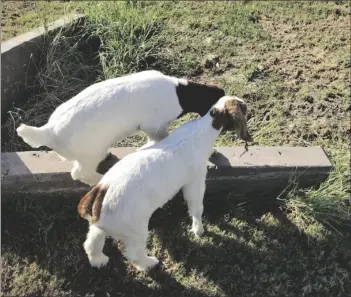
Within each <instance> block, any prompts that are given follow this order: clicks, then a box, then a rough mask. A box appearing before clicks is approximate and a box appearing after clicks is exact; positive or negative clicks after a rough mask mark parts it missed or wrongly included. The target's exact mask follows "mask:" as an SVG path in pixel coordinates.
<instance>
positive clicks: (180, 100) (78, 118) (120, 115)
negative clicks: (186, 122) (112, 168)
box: [17, 70, 224, 185]
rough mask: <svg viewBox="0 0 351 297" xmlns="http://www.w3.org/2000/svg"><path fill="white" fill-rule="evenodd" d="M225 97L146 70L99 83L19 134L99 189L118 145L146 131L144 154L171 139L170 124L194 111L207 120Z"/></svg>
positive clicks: (220, 92)
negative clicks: (69, 164)
mask: <svg viewBox="0 0 351 297" xmlns="http://www.w3.org/2000/svg"><path fill="white" fill-rule="evenodd" d="M222 96H224V91H223V90H222V89H221V88H217V87H214V86H207V85H202V84H197V83H194V82H191V81H187V80H186V79H178V78H175V77H171V76H167V75H164V74H162V73H161V72H158V71H155V70H149V71H142V72H139V73H134V74H130V75H127V76H123V77H119V78H114V79H109V80H106V81H103V82H99V83H95V84H93V85H91V86H89V87H88V88H86V89H84V90H83V91H82V92H80V93H79V94H77V95H76V96H75V97H73V98H72V99H70V100H68V101H67V102H64V103H62V104H61V105H60V106H58V107H57V108H56V110H55V111H54V112H53V113H52V115H51V116H50V118H49V120H48V122H47V123H46V124H45V125H43V126H41V127H32V126H27V125H25V124H21V125H20V126H19V127H18V128H17V133H18V135H19V136H20V137H21V138H22V139H23V140H24V141H25V142H26V143H27V144H29V145H30V146H32V147H34V148H38V147H40V146H47V147H49V148H51V149H52V150H54V151H55V152H56V153H57V154H58V155H60V157H61V158H62V159H67V160H69V161H73V162H74V166H73V168H72V170H71V176H72V178H73V180H81V181H83V182H85V183H87V184H89V185H96V184H97V183H98V181H99V180H100V179H101V177H102V174H104V173H106V171H105V172H104V171H101V170H97V169H98V168H99V164H100V162H103V160H105V159H108V158H109V154H108V153H107V150H108V148H109V147H110V146H111V145H112V144H113V143H114V142H115V141H118V140H121V139H123V138H125V137H127V136H129V135H131V134H133V133H135V132H138V131H143V132H145V133H146V134H147V136H148V143H147V144H146V145H144V146H142V147H141V148H139V149H144V148H147V147H149V146H151V145H153V144H155V143H156V142H158V141H160V140H162V139H163V138H165V137H166V136H167V135H168V132H167V128H168V126H169V123H170V122H171V121H173V120H175V119H177V117H180V116H182V115H184V114H186V113H189V112H195V113H198V114H199V115H200V116H203V115H205V114H206V113H207V112H208V110H209V109H210V108H211V106H212V105H213V104H214V103H216V102H217V101H218V100H219V98H221V97H222ZM100 167H101V168H103V167H105V166H100Z"/></svg>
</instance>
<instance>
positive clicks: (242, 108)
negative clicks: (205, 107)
mask: <svg viewBox="0 0 351 297" xmlns="http://www.w3.org/2000/svg"><path fill="white" fill-rule="evenodd" d="M246 112H247V106H246V103H245V102H244V101H243V100H242V99H240V98H238V97H236V96H224V97H222V98H221V99H219V101H218V102H217V103H216V104H215V105H214V106H213V107H212V109H211V111H210V115H211V116H212V118H213V121H212V126H213V128H215V129H217V130H220V129H222V130H224V131H225V130H235V131H236V134H237V135H238V138H240V139H242V140H244V141H247V142H252V141H253V139H252V136H251V135H250V133H249V131H248V129H247V122H246Z"/></svg>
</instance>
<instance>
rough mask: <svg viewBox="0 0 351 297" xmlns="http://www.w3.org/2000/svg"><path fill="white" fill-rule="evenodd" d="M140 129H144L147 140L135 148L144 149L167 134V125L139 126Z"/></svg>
mask: <svg viewBox="0 0 351 297" xmlns="http://www.w3.org/2000/svg"><path fill="white" fill-rule="evenodd" d="M140 129H141V130H142V131H144V132H145V133H146V135H147V137H148V142H147V143H146V144H144V145H143V146H141V147H140V148H138V149H137V150H138V151H139V150H143V149H146V148H148V147H150V146H152V145H154V144H156V143H157V142H159V141H161V140H162V139H164V138H166V137H167V136H168V131H167V126H162V127H157V128H156V127H141V128H140Z"/></svg>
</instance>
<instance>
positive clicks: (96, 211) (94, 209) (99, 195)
mask: <svg viewBox="0 0 351 297" xmlns="http://www.w3.org/2000/svg"><path fill="white" fill-rule="evenodd" d="M108 188H109V185H97V186H95V187H94V188H92V189H91V190H90V191H89V192H88V193H87V194H86V195H85V196H84V197H83V198H82V199H80V202H79V204H78V213H79V215H80V216H81V217H82V218H83V219H86V220H88V221H90V223H91V224H95V223H96V222H98V221H99V219H100V214H101V208H102V202H103V200H104V198H105V195H106V192H107V190H108Z"/></svg>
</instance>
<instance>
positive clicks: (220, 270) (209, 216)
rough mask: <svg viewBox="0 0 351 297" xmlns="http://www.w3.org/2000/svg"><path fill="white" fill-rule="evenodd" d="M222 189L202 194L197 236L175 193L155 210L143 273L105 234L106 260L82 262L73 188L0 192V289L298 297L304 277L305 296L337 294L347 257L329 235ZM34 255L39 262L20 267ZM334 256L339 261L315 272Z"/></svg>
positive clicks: (83, 229) (82, 232)
mask: <svg viewBox="0 0 351 297" xmlns="http://www.w3.org/2000/svg"><path fill="white" fill-rule="evenodd" d="M220 195H221V196H223V194H218V196H217V195H215V196H213V197H207V198H208V199H206V200H205V201H206V202H205V213H204V221H205V222H204V223H205V228H206V233H205V235H204V237H203V238H201V239H195V238H194V237H193V235H192V234H190V232H189V231H188V230H189V229H190V223H191V219H190V218H189V217H188V215H187V208H186V206H185V203H184V202H183V199H182V198H181V197H177V198H175V199H174V200H173V201H171V203H168V204H167V205H166V206H165V207H164V208H162V209H159V210H157V211H156V212H155V214H154V215H153V217H152V218H151V220H150V225H149V227H150V230H151V232H150V233H151V236H150V242H149V249H150V254H154V255H156V256H157V257H159V258H160V259H161V260H162V261H163V265H161V267H158V268H156V269H154V270H152V271H150V272H149V273H147V274H143V273H139V272H137V271H136V270H135V269H134V268H133V267H132V266H131V264H130V263H128V262H127V261H126V260H125V259H124V257H123V256H122V253H121V251H120V250H119V249H118V248H117V247H116V244H115V243H113V242H112V240H111V239H107V240H106V244H105V247H104V253H105V254H106V255H107V256H109V257H110V260H109V263H108V265H107V267H104V268H101V269H96V268H91V267H90V265H89V263H88V260H87V257H86V255H85V253H84V250H83V246H82V245H83V242H84V240H85V236H86V233H87V227H88V226H87V223H86V222H85V221H83V220H82V219H80V218H78V215H77V212H76V206H77V203H78V198H79V197H55V199H52V198H51V197H18V198H17V197H11V199H3V201H2V227H3V228H2V261H3V272H2V291H3V294H4V296H10V295H12V296H13V295H16V296H38V295H51V296H54V295H65V296H105V295H106V296H220V295H222V296H226V295H230V296H233V295H238V296H254V295H255V296H258V295H262V296H267V295H269V296H281V295H279V294H283V295H284V296H297V295H301V292H302V291H303V290H306V286H307V287H308V286H309V285H310V286H311V288H310V291H311V294H310V295H309V294H307V296H312V295H313V294H312V293H318V296H330V295H328V294H331V293H335V294H334V295H335V296H344V295H342V293H345V292H346V291H345V290H348V288H347V287H346V286H345V287H344V286H343V285H344V284H343V283H342V282H343V281H344V280H345V281H346V279H345V276H344V274H343V273H344V271H346V270H347V267H346V266H347V263H348V262H349V261H351V257H350V253H347V252H346V251H344V249H343V248H342V247H341V246H340V248H337V249H336V250H335V244H336V241H335V240H334V241H333V240H331V241H330V242H327V241H325V239H323V240H319V241H318V242H316V243H314V245H313V246H311V245H310V242H311V241H312V239H311V238H310V237H309V236H308V235H307V234H303V233H301V231H300V230H298V229H297V227H296V226H295V225H294V224H292V223H291V222H290V220H288V219H287V218H286V217H285V214H284V213H282V212H281V211H280V210H279V208H278V207H277V206H276V205H274V204H273V203H269V201H265V202H264V203H252V204H251V205H250V206H247V207H246V209H244V210H242V208H241V209H239V208H238V202H235V201H234V200H233V199H232V197H228V198H225V196H224V197H219V196H220ZM218 199H221V200H220V203H218V201H219V200H218ZM267 214H269V215H267ZM324 251H326V255H324ZM321 254H323V255H322V256H321ZM33 263H35V265H37V266H36V267H37V268H36V270H37V271H33V270H31V269H29V268H28V267H32V266H33V265H34V264H33ZM335 263H337V265H338V267H337V268H335V267H334V269H333V268H329V269H330V271H324V272H320V271H321V269H323V267H329V266H333V265H334V266H335ZM345 265H346V266H345ZM318 271H319V274H320V275H318V274H317V272H318ZM306 273H307V276H309V277H307V280H306ZM326 277H327V278H326ZM334 278H338V279H339V284H333V281H334V280H335V279H334ZM324 279H329V285H328V284H326V283H323V282H324ZM345 283H346V282H345ZM341 285H342V286H341ZM318 286H319V287H318ZM308 288H309V287H308ZM345 296H346V295H345Z"/></svg>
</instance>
